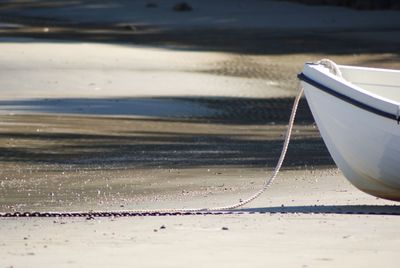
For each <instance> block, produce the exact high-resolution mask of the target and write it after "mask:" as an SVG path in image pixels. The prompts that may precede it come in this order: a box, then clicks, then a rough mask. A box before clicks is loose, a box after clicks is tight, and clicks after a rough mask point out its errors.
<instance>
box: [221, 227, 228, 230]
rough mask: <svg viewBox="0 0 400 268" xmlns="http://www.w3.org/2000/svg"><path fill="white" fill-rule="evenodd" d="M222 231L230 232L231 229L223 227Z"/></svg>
mask: <svg viewBox="0 0 400 268" xmlns="http://www.w3.org/2000/svg"><path fill="white" fill-rule="evenodd" d="M221 229H222V230H224V231H228V230H229V228H228V227H225V226H224V227H222V228H221Z"/></svg>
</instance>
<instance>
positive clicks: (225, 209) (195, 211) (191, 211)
mask: <svg viewBox="0 0 400 268" xmlns="http://www.w3.org/2000/svg"><path fill="white" fill-rule="evenodd" d="M317 64H321V65H323V66H325V67H326V68H328V69H329V70H330V72H331V73H333V74H335V75H337V76H340V77H341V76H342V74H341V72H340V70H339V67H338V66H337V65H336V64H335V63H334V62H333V61H331V60H329V59H322V60H320V61H318V62H317ZM303 91H304V90H303V88H302V87H300V91H299V93H298V94H297V96H296V98H295V100H294V103H293V107H292V112H291V114H290V118H289V123H288V127H287V130H286V134H285V140H284V142H283V146H282V151H281V154H280V157H279V160H278V163H277V164H276V166H275V169H274V171H273V172H272V174H271V176H270V177H269V178H267V179H266V180H265V181H264V184H263V187H262V188H261V189H260V190H259V191H257V192H256V193H254V194H253V195H251V196H250V197H248V198H246V199H240V201H239V202H237V203H234V204H231V205H226V206H219V207H208V208H207V207H206V208H172V209H168V208H167V209H142V210H115V211H90V212H12V213H0V217H59V216H60V217H63V216H64V217H92V216H93V217H101V216H103V217H104V216H106V217H107V216H157V215H207V214H213V215H215V214H218V215H219V214H243V212H239V211H229V210H233V209H236V208H239V207H242V206H244V205H246V204H248V203H250V202H252V201H254V200H255V199H256V198H258V197H259V196H260V195H262V194H263V193H264V192H265V191H266V190H267V189H268V188H269V187H270V186H271V185H272V183H273V182H274V180H275V178H276V177H277V175H278V173H279V171H280V169H281V167H282V163H283V161H284V159H285V156H286V152H287V149H288V146H289V142H290V137H291V134H292V130H293V125H294V120H295V117H296V112H297V108H298V105H299V102H300V99H301V97H302V95H303Z"/></svg>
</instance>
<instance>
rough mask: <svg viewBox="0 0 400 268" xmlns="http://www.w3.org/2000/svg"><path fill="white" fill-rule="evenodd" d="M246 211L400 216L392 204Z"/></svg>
mask: <svg viewBox="0 0 400 268" xmlns="http://www.w3.org/2000/svg"><path fill="white" fill-rule="evenodd" d="M238 211H240V212H244V213H261V214H263V213H265V214H269V213H271V214H274V213H280V214H339V215H342V214H350V215H351V214H353V215H391V216H400V206H395V205H393V206H390V205H383V206H380V205H331V206H329V205H328V206H283V207H262V208H244V209H239V210H238Z"/></svg>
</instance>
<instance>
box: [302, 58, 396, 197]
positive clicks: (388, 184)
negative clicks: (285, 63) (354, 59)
mask: <svg viewBox="0 0 400 268" xmlns="http://www.w3.org/2000/svg"><path fill="white" fill-rule="evenodd" d="M339 68H340V70H341V72H342V74H343V78H339V77H336V76H334V75H332V74H331V73H329V70H328V69H326V68H325V67H323V66H321V65H309V64H306V65H305V68H304V72H303V73H304V74H305V75H306V76H308V77H309V78H311V79H313V80H315V81H316V82H319V83H320V84H323V85H325V86H327V87H329V88H331V89H333V90H335V91H337V92H339V93H342V94H344V95H346V96H348V97H351V98H353V99H356V100H358V101H360V102H362V103H364V104H367V105H369V106H371V107H374V108H377V109H380V110H383V111H386V112H389V113H392V114H397V113H398V112H399V106H400V103H399V100H400V71H396V70H383V69H374V68H360V67H350V66H339ZM302 84H303V87H304V89H305V94H306V98H307V101H308V103H309V106H310V109H311V111H312V114H313V116H314V119H315V121H316V123H317V125H318V128H319V130H320V132H321V136H322V138H323V139H324V142H325V144H326V146H327V147H328V150H329V152H330V154H331V155H332V158H333V159H334V161H335V163H336V164H337V166H338V167H339V168H340V169H341V171H342V172H343V174H344V175H345V176H346V178H347V179H348V180H349V181H350V182H351V183H352V184H353V185H355V186H356V187H357V188H359V189H361V190H362V191H364V192H367V193H369V194H372V195H374V196H378V197H382V198H386V199H392V200H400V125H399V124H397V122H396V121H395V120H393V119H389V118H385V117H382V116H380V115H377V114H374V113H372V112H369V111H366V110H364V109H361V108H359V107H357V106H354V105H353V104H351V103H348V102H345V101H343V100H341V99H339V98H337V97H335V96H333V95H331V94H328V93H326V92H324V91H322V90H320V89H318V88H316V87H314V86H312V85H310V84H308V83H305V82H302Z"/></svg>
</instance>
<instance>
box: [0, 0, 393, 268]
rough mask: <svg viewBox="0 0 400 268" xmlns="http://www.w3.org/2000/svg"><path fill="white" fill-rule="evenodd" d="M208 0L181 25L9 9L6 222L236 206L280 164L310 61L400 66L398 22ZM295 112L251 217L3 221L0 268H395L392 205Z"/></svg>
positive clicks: (47, 7)
mask: <svg viewBox="0 0 400 268" xmlns="http://www.w3.org/2000/svg"><path fill="white" fill-rule="evenodd" d="M206 2H207V1H194V2H193V3H192V4H193V6H194V12H193V13H191V14H192V15H191V14H189V13H188V14H179V16H180V17H178V15H177V14H174V13H173V12H172V11H170V9H169V6H170V5H171V3H172V2H171V1H165V2H164V3H166V4H165V5H166V6H164V4H163V5H160V8H159V9H156V10H149V9H146V8H145V7H144V4H145V3H144V2H143V3H142V2H140V1H134V3H133V2H132V1H114V3H112V2H105V3H103V5H104V6H105V7H107V8H108V9H110V10H111V9H113V8H115V10H114V9H113V10H114V11H115V13H112V14H114V15H113V16H109V17H107V16H104V13H103V12H104V11H105V10H107V9H103V8H102V6H101V5H94V4H93V3H91V2H90V3H89V2H88V1H83V2H82V3H83V4H82V3H81V4H78V5H76V6H75V4H74V3H72V4H71V5H72V6H71V5H67V4H66V3H64V2H60V3H59V4H51V3H50V2H46V1H38V2H32V3H30V2H24V3H22V2H21V3H15V4H12V5H11V4H10V5H4V6H3V7H1V8H0V13H1V14H2V15H3V16H2V18H3V20H4V22H5V24H2V25H1V26H0V36H1V45H0V46H1V48H2V49H1V52H0V54H1V58H2V60H1V62H0V81H1V82H0V83H1V87H0V96H1V101H0V148H1V149H0V178H1V179H0V211H3V212H13V211H81V210H82V211H88V210H130V209H156V208H188V207H209V206H221V205H227V204H231V203H233V202H237V201H238V200H239V199H243V198H245V197H247V196H249V195H251V194H252V193H254V192H255V191H257V190H258V189H259V188H260V187H261V185H262V183H263V181H264V179H265V177H267V176H268V175H269V174H270V172H271V170H272V169H273V168H274V166H275V164H276V161H277V158H278V156H279V153H280V150H281V146H282V139H283V134H284V131H285V127H286V124H287V120H288V116H289V112H290V107H291V103H292V99H293V96H294V95H295V94H296V92H297V89H298V83H297V80H296V74H297V73H298V72H300V71H301V68H302V64H303V63H304V62H305V61H312V60H318V59H320V58H324V57H328V58H331V59H333V60H335V61H337V62H338V63H341V64H354V65H362V66H374V67H387V68H400V62H399V60H398V59H399V55H398V46H399V40H398V38H397V36H399V35H397V34H396V33H398V31H399V29H400V27H399V25H400V22H399V19H398V18H399V16H397V13H395V12H394V11H377V12H369V11H368V12H366V13H362V12H359V11H353V10H352V11H349V10H345V9H341V8H325V7H318V8H317V7H307V6H302V5H296V4H291V3H278V2H275V1H257V3H252V4H251V5H248V6H242V5H241V4H240V1H238V2H235V4H234V5H230V6H229V8H228V9H224V8H222V7H223V6H224V5H222V6H220V4H218V5H217V6H214V11H215V10H223V11H221V12H215V13H214V12H211V13H210V11H207V10H206V9H205V6H206V4H205V3H206ZM113 4H114V6H113ZM31 5H33V6H31ZM38 5H39V6H38ZM167 5H169V6H167ZM264 5H265V6H264ZM33 7H35V8H33ZM128 7H130V8H131V9H129V8H128ZM266 7H268V9H266V10H268V12H269V13H268V14H269V16H270V17H268V16H265V14H262V13H260V12H257V10H259V9H265V8H266ZM129 10H133V11H132V13H130V12H129ZM282 10H286V12H283V13H277V11H282ZM66 11H68V12H66ZM239 11H240V12H239ZM295 11H298V12H295ZM300 11H301V12H300ZM315 11H319V12H317V13H318V14H323V16H322V15H321V16H319V15H318V16H316V17H315V18H316V20H317V21H319V24H318V25H319V26H318V29H316V28H315V27H311V26H312V25H313V24H311V23H312V21H309V20H307V19H305V18H306V17H308V16H309V15H310V14H313V13H315ZM322 11H328V12H327V13H326V12H322ZM84 12H89V13H88V14H90V16H89V15H88V16H86V17H85V16H82V14H83V13H84ZM151 12H153V13H151ZM171 12H172V13H171ZM207 12H208V13H207ZM224 12H226V13H224ZM150 13H151V14H150ZM48 14H52V15H51V16H48ZM135 14H136V15H135ZM193 14H194V15H193ZM207 14H208V15H209V17H208V18H209V19H207V20H205V19H203V20H201V19H200V18H202V17H203V18H204V16H205V15H207ZM279 14H281V15H280V16H284V17H285V18H290V19H291V20H290V21H289V20H287V23H286V24H282V23H279V20H277V17H276V16H277V15H279ZM296 14H298V15H296ZM327 14H328V15H327ZM138 16H139V17H138ZM140 16H142V17H140ZM227 16H228V17H229V18H234V19H231V20H223V19H222V18H224V17H225V18H226V17H227ZM249 16H250V17H254V20H249V19H248V18H249ZM296 16H298V17H296ZM327 16H328V17H329V18H327ZM138 18H139V19H138ZM149 18H150V19H149ZM151 18H153V19H151ZM339 18H341V19H343V18H347V20H345V21H346V23H347V24H346V23H345V24H344V23H342V22H343V21H342V20H339ZM372 18H380V19H379V20H378V19H376V20H374V19H372ZM382 18H385V19H382ZM145 19H148V21H144V20H145ZM140 22H146V23H140ZM149 22H150V23H149ZM375 22H376V23H375ZM6 23H8V24H6ZM371 23H375V24H374V25H371ZM277 24H280V28H279V29H277V28H276V27H278V26H277ZM130 25H131V26H134V28H132V27H127V26H130ZM256 26H257V27H256ZM372 26H374V27H372ZM45 28H47V30H45ZM132 29H134V30H132ZM102 42H103V43H102ZM299 109H300V110H299V114H298V121H297V123H296V127H295V130H294V135H293V139H292V142H291V145H290V147H289V151H288V155H287V159H286V160H285V162H284V167H283V170H282V171H281V173H280V174H279V176H278V178H277V181H276V183H275V184H274V185H273V187H271V188H270V189H269V190H268V191H267V193H266V194H264V195H263V196H261V197H260V198H259V199H257V200H255V201H254V202H253V203H251V204H250V205H248V206H247V207H245V208H243V212H245V214H242V215H226V216H181V217H150V218H149V217H135V218H96V219H90V220H87V219H84V218H75V219H66V218H52V219H0V223H1V224H0V236H1V237H2V239H1V241H0V266H1V267H32V266H33V267H36V266H50V265H52V266H54V265H57V266H60V267H66V266H77V267H95V266H96V267H108V266H132V265H139V266H141V267H159V266H165V267H186V266H188V265H191V266H195V267H204V266H220V267H224V266H230V267H243V266H250V265H251V266H254V267H266V266H268V265H275V266H278V265H279V266H282V267H293V266H294V267H304V268H305V267H338V266H344V267H350V266H351V267H369V266H379V267H392V266H393V264H394V263H395V261H396V260H397V255H398V247H399V245H400V237H399V236H398V235H397V227H398V224H399V219H400V218H399V217H398V216H395V214H399V212H400V209H399V208H398V206H397V203H395V202H391V201H386V200H382V199H377V198H375V197H372V196H369V195H367V194H364V193H362V192H361V191H359V190H357V189H355V188H354V187H353V186H352V185H350V184H349V182H348V181H347V180H346V179H345V178H344V177H343V175H342V174H341V173H340V171H339V170H337V168H336V166H335V165H334V163H333V161H332V159H331V157H330V156H329V153H328V152H327V150H326V148H325V145H324V144H323V141H322V139H321V138H320V136H319V132H318V129H317V128H316V126H315V124H314V121H313V119H312V116H311V114H310V112H309V110H308V107H307V104H306V102H305V100H303V101H302V102H301V105H300V108H299ZM252 213H254V214H252ZM162 226H164V227H165V228H161V227H162ZM224 227H225V228H224ZM226 229H227V230H226Z"/></svg>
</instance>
